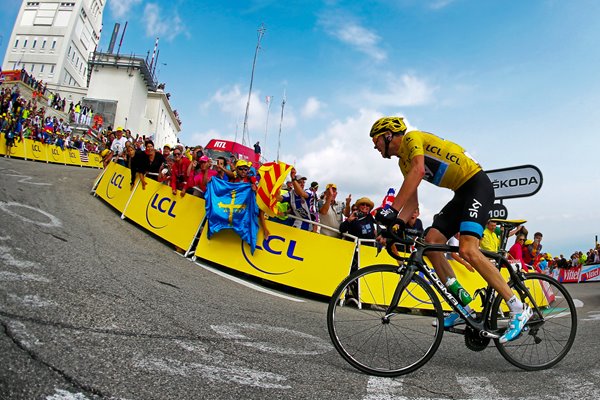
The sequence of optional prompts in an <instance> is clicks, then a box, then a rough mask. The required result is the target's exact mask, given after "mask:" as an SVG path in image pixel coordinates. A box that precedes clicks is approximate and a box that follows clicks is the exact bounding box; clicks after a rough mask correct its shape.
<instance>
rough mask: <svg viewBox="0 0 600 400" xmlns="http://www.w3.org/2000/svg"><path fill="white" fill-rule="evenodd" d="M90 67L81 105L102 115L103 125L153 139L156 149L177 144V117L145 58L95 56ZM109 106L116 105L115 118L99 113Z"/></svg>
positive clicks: (109, 55)
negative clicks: (118, 127)
mask: <svg viewBox="0 0 600 400" xmlns="http://www.w3.org/2000/svg"><path fill="white" fill-rule="evenodd" d="M89 66H90V69H91V71H90V73H91V76H90V84H89V88H88V92H87V96H86V97H85V98H84V99H83V100H82V104H86V105H89V106H91V108H92V109H94V110H96V112H97V113H98V114H100V115H102V117H103V120H104V126H109V125H110V126H112V127H113V128H114V127H117V126H122V127H123V128H125V129H129V130H131V132H132V133H133V134H134V135H145V136H147V137H152V138H153V140H154V143H155V145H156V147H157V148H159V147H162V146H163V145H165V144H167V143H168V144H170V145H174V144H175V143H177V135H178V134H179V132H180V131H181V126H180V122H179V118H178V116H177V115H176V113H175V111H174V110H173V109H172V108H171V105H170V103H169V98H168V96H169V95H168V94H167V93H165V91H164V85H160V86H159V85H157V84H156V82H155V81H154V76H153V74H152V72H151V71H150V66H149V65H148V64H147V63H146V60H145V59H144V58H141V57H138V56H135V55H117V54H112V53H95V54H94V55H93V57H92V59H91V60H90V62H89ZM111 104H116V110H115V113H114V119H113V118H111V116H110V115H109V113H107V112H103V111H102V110H103V108H104V109H105V110H108V109H110V105H111Z"/></svg>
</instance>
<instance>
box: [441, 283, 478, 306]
mask: <svg viewBox="0 0 600 400" xmlns="http://www.w3.org/2000/svg"><path fill="white" fill-rule="evenodd" d="M446 286H447V287H448V290H450V293H452V294H453V295H454V297H456V298H457V300H458V302H459V303H460V304H461V305H462V306H463V307H464V306H466V305H467V304H469V303H470V302H471V301H472V300H473V299H472V298H471V295H470V294H469V292H467V291H466V290H465V289H464V288H463V287H462V286H461V285H460V283H459V282H458V281H457V280H456V278H449V279H448V281H447V282H446Z"/></svg>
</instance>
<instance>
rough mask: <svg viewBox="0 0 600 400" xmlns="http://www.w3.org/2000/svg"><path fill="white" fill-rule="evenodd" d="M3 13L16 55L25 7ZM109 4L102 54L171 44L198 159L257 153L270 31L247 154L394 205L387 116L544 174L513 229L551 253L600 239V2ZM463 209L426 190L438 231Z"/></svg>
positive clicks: (164, 72)
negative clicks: (379, 126) (218, 141)
mask: <svg viewBox="0 0 600 400" xmlns="http://www.w3.org/2000/svg"><path fill="white" fill-rule="evenodd" d="M0 3H1V5H2V9H3V18H2V19H1V20H2V21H0V35H2V37H1V38H0V41H1V44H0V54H4V53H5V51H6V40H7V39H8V38H9V37H10V33H11V31H12V25H13V23H14V19H15V18H16V15H17V14H18V9H19V6H20V2H19V1H15V0H0ZM106 3H107V4H106V7H105V9H104V17H103V21H104V22H103V23H104V26H103V32H102V35H101V40H100V45H99V49H100V50H104V51H105V50H106V49H107V48H108V43H109V41H110V33H111V32H112V29H113V26H114V23H115V22H119V23H121V26H123V25H124V23H125V22H126V21H127V22H128V27H127V32H126V34H125V38H124V41H123V46H122V48H121V53H127V54H130V53H135V54H138V55H143V56H145V55H146V53H147V52H148V51H150V52H151V51H152V49H153V47H154V42H155V39H156V38H157V37H158V38H159V49H160V56H159V60H158V66H157V75H158V80H159V81H160V82H165V83H166V91H167V92H170V93H171V103H172V106H173V108H175V109H177V110H178V112H179V115H180V117H181V120H182V123H183V124H182V132H181V134H180V140H181V141H182V142H183V143H185V144H186V145H196V144H201V145H205V144H206V143H207V142H208V140H209V139H211V138H222V139H230V140H234V139H236V138H237V140H238V141H242V132H243V125H244V113H245V109H246V102H247V99H248V93H249V86H250V80H251V79H250V77H251V72H252V63H253V58H254V54H255V49H256V46H257V39H258V33H257V30H258V28H259V27H260V26H261V24H264V27H265V28H266V31H265V33H264V35H263V37H262V39H261V43H260V50H259V52H258V56H257V60H256V68H255V73H254V80H253V88H252V96H251V100H250V108H249V114H248V115H249V117H248V136H249V140H248V139H246V140H245V142H247V143H250V144H253V143H254V142H256V141H260V142H261V146H262V150H263V155H264V156H266V158H267V159H269V160H273V159H276V158H277V155H278V154H279V158H280V159H281V160H283V161H286V162H288V163H291V164H294V165H295V167H296V169H297V170H298V172H299V173H300V174H302V175H306V176H307V177H308V179H309V182H310V181H313V180H314V181H317V182H319V183H320V184H321V188H323V187H324V186H325V184H327V183H330V182H333V183H336V184H337V186H338V190H339V195H338V200H343V199H345V198H346V196H348V195H349V194H351V195H352V199H354V200H356V199H358V198H360V197H363V196H367V197H370V198H371V199H372V200H373V201H374V202H375V203H376V204H379V203H380V202H381V200H382V199H383V196H384V195H385V193H386V192H387V189H388V188H390V187H393V188H395V189H398V188H399V187H400V185H401V184H402V174H401V173H400V170H399V168H398V165H397V159H395V158H393V159H392V160H386V159H383V158H381V156H380V155H379V153H378V152H377V151H376V150H374V149H373V144H372V142H371V140H370V138H369V136H368V132H369V129H370V127H371V125H372V124H373V122H374V121H375V120H376V119H377V118H379V117H381V116H384V115H398V116H403V117H404V118H405V121H406V122H407V124H408V126H409V129H419V130H424V131H427V132H431V133H434V134H436V135H438V136H441V137H443V138H445V139H448V140H451V141H453V142H456V143H458V144H460V145H461V146H463V147H464V148H466V149H467V151H468V152H469V153H470V154H471V155H472V156H474V157H475V158H476V159H477V161H478V162H479V163H480V164H481V165H482V166H483V168H484V169H485V170H492V169H498V168H506V167H513V166H520V165H529V164H531V165H534V166H536V167H538V168H539V169H540V170H541V172H542V175H543V183H542V187H541V190H540V191H539V192H538V193H536V194H535V195H533V196H529V197H523V198H518V199H506V200H504V201H503V204H504V205H505V206H506V207H507V209H508V218H509V219H510V218H514V219H526V220H527V221H528V222H527V224H526V226H527V228H528V229H529V231H530V232H531V233H532V234H533V232H536V231H540V232H542V233H543V235H544V239H543V241H542V244H543V245H544V249H545V250H546V251H548V252H550V253H552V255H558V254H560V253H562V254H564V255H565V256H566V257H568V256H570V255H571V253H572V252H573V251H576V250H583V251H587V250H588V249H590V248H591V247H593V246H594V241H595V236H596V235H600V207H599V204H600V201H599V200H598V199H599V198H600V167H599V165H600V160H599V157H598V154H599V150H598V149H599V138H598V132H599V131H600V120H599V118H598V115H599V113H598V111H597V110H596V109H597V108H598V106H599V105H600V73H599V72H598V71H599V70H600V51H598V49H600V43H599V42H600V24H598V20H599V19H600V2H597V1H595V0H573V1H569V2H566V1H562V0H531V1H526V2H518V1H506V0H486V1H478V0H372V1H358V0H355V1H337V0H324V1H297V0H288V1H280V0H249V1H235V0H228V1H206V0H151V1H145V0H118V1H115V0H107V2H106ZM267 96H272V101H271V103H270V107H269V106H268V105H267V102H266V98H267ZM284 98H285V107H283V118H281V116H282V101H283V99H284ZM279 132H281V134H280V135H279ZM451 197H452V192H451V191H449V190H447V189H442V188H438V187H435V186H433V185H430V184H429V183H427V182H424V183H423V184H422V185H421V187H420V189H419V199H420V203H421V204H420V209H421V219H422V220H423V223H424V224H425V225H426V226H428V225H429V224H430V223H431V220H432V217H433V215H434V214H435V213H436V212H438V211H439V210H440V209H441V208H442V207H443V206H444V204H445V203H446V202H447V201H449V200H450V198H451ZM512 243H513V240H512V239H511V240H510V241H509V244H510V245H512Z"/></svg>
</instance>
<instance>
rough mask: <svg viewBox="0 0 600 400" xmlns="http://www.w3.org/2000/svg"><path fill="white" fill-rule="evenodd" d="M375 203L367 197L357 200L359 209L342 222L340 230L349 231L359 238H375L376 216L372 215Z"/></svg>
mask: <svg viewBox="0 0 600 400" xmlns="http://www.w3.org/2000/svg"><path fill="white" fill-rule="evenodd" d="M374 205H375V204H374V203H373V202H372V201H371V200H370V199H369V198H367V197H362V198H360V199H358V200H357V201H356V206H357V208H358V209H357V211H354V212H353V213H351V214H350V216H349V217H348V218H347V219H346V220H345V221H344V222H342V223H341V225H340V232H341V233H349V234H350V235H353V236H356V237H358V238H359V239H375V236H376V235H375V233H376V230H375V218H373V216H372V215H371V210H372V209H373V207H374Z"/></svg>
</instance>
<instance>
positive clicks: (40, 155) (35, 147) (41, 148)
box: [24, 139, 48, 162]
mask: <svg viewBox="0 0 600 400" xmlns="http://www.w3.org/2000/svg"><path fill="white" fill-rule="evenodd" d="M24 141H25V154H26V156H27V159H29V160H36V161H44V162H47V161H48V157H47V154H46V153H47V147H48V145H47V144H45V143H42V142H37V141H35V140H31V139H24Z"/></svg>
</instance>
